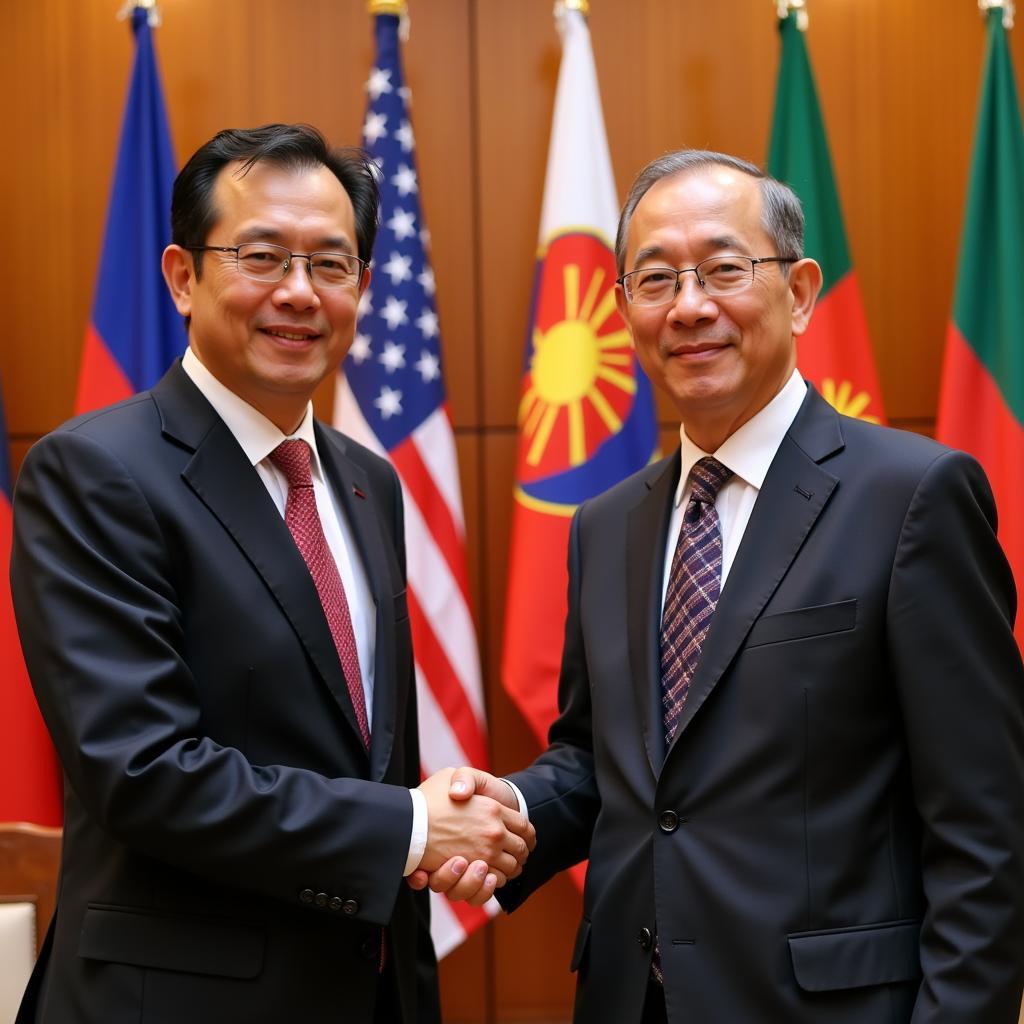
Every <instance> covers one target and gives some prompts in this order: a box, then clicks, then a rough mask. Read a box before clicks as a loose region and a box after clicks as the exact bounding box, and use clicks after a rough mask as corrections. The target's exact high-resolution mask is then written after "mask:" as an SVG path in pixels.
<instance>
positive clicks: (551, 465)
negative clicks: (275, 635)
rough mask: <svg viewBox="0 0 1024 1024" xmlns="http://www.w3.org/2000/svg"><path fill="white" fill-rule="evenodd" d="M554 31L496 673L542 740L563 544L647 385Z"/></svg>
mask: <svg viewBox="0 0 1024 1024" xmlns="http://www.w3.org/2000/svg"><path fill="white" fill-rule="evenodd" d="M564 6H565V7H572V8H574V9H569V10H566V9H562V10H560V11H558V12H557V16H558V18H559V29H560V31H561V33H562V41H563V51H562V65H561V68H560V70H559V77H558V88H557V91H556V96H555V111H554V117H553V120H552V128H551V144H550V148H549V151H548V168H547V177H546V179H545V184H544V205H543V209H542V211H541V226H540V247H539V251H538V257H537V267H536V276H535V279H534V288H533V307H532V309H531V312H530V321H529V322H530V332H529V337H528V339H527V345H526V358H525V362H524V366H523V384H522V390H521V392H520V401H519V453H518V461H517V468H516V487H515V505H514V512H513V521H512V538H511V543H510V548H509V582H508V597H507V602H506V616H505V638H504V652H503V657H502V677H503V681H504V684H505V689H506V690H507V691H508V693H509V695H510V696H511V697H512V699H513V701H514V702H515V703H516V705H517V706H518V707H519V709H520V710H521V711H522V713H523V715H524V717H525V718H526V720H527V722H528V723H529V725H530V727H531V728H532V729H533V731H534V733H535V734H536V736H537V739H538V742H539V743H540V744H541V745H543V744H544V743H545V737H546V735H547V730H548V726H549V725H550V724H551V722H552V721H553V719H554V717H555V713H556V710H557V690H558V669H559V663H560V660H561V654H562V636H563V628H564V623H565V612H566V599H565V594H566V584H567V576H566V552H567V547H568V539H569V524H570V520H571V516H572V514H573V512H574V511H575V510H576V508H577V506H578V505H579V504H580V503H581V502H583V501H586V499H587V498H592V497H594V496H595V495H597V494H600V493H601V492H602V491H604V490H607V489H608V488H609V487H611V486H612V485H613V484H615V483H617V482H618V481H619V480H622V479H623V478H624V477H626V476H628V475H629V474H630V473H632V472H634V471H636V470H638V469H641V468H642V467H643V466H644V465H646V464H647V462H648V461H649V460H650V459H651V457H652V455H653V454H654V453H655V451H656V450H657V443H658V440H657V430H656V425H655V418H654V402H653V398H652V396H651V388H650V384H649V383H648V381H647V378H646V377H644V375H643V372H642V371H641V370H640V367H639V365H638V364H637V362H636V359H635V357H634V355H633V350H632V347H631V345H630V340H629V334H628V333H627V331H626V325H625V323H623V321H622V318H621V317H620V316H619V313H618V311H617V310H616V308H615V258H614V255H613V253H612V245H611V239H612V237H613V235H614V231H615V224H616V221H617V219H618V203H617V201H616V197H615V185H614V181H613V179H612V171H611V160H610V158H609V155H608V142H607V139H606V137H605V131H604V119H603V116H602V113H601V100H600V96H599V94H598V88H597V74H596V71H595V69H594V59H593V54H592V53H591V49H590V35H589V32H588V30H587V23H586V20H585V17H584V12H583V11H581V10H579V9H578V8H579V7H580V6H582V5H581V4H579V3H575V4H571V5H570V4H566V5H564Z"/></svg>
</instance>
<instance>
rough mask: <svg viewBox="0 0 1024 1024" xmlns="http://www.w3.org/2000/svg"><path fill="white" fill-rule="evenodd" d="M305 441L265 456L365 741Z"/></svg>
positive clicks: (351, 651)
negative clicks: (284, 491)
mask: <svg viewBox="0 0 1024 1024" xmlns="http://www.w3.org/2000/svg"><path fill="white" fill-rule="evenodd" d="M310 454H311V453H310V450H309V445H308V444H306V442H305V441H282V442H281V443H280V444H279V445H278V446H277V447H276V448H275V449H274V450H273V451H272V452H271V453H270V461H271V462H273V463H274V465H275V466H277V468H278V469H279V470H281V472H282V473H283V474H284V475H285V479H286V480H287V481H288V501H287V502H286V504H285V509H284V521H285V524H286V525H287V527H288V529H289V530H290V531H291V535H292V537H293V538H294V539H295V546H296V547H297V548H298V549H299V553H300V554H301V555H302V557H303V559H304V560H305V562H306V566H307V568H308V569H309V574H310V576H312V577H313V583H314V584H315V585H316V592H317V594H318V595H319V596H320V604H321V605H323V609H324V615H325V616H326V617H327V625H328V626H329V627H330V630H331V637H332V638H333V639H334V646H335V647H336V648H337V651H338V658H339V660H340V661H341V668H342V671H343V672H344V673H345V681H346V682H347V683H348V693H349V697H351V699H352V707H353V709H354V710H355V713H356V721H357V722H358V723H359V733H360V735H361V736H362V737H363V743H364V744H365V745H366V746H367V747H369V746H370V725H369V721H368V719H367V717H366V697H365V696H364V694H363V676H362V673H361V672H360V671H359V651H358V649H357V647H356V635H355V632H354V631H353V629H352V616H351V614H350V613H349V609H348V600H347V599H346V597H345V587H344V586H343V585H342V582H341V575H340V574H339V573H338V566H337V565H336V564H335V561H334V556H333V555H332V554H331V549H330V548H329V547H328V545H327V538H326V537H325V536H324V528H323V524H322V523H321V522H320V515H319V513H318V512H317V508H316V495H315V494H314V493H313V477H312V474H311V473H310V469H309V461H310Z"/></svg>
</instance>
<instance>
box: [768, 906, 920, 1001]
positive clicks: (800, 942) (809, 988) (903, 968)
mask: <svg viewBox="0 0 1024 1024" xmlns="http://www.w3.org/2000/svg"><path fill="white" fill-rule="evenodd" d="M920 934H921V922H920V921H893V922H888V923H886V924H875V925H867V926H864V927H857V928H839V929H833V930H831V931H822V932H801V933H799V934H795V935H790V936H789V937H788V938H789V952H790V955H791V956H792V958H793V972H794V974H795V975H796V980H797V984H798V985H799V986H800V987H801V988H802V989H803V990H804V991H805V992H829V991H832V990H834V989H844V988H863V987H865V986H867V985H887V984H892V983H893V982H898V981H913V980H915V979H917V978H919V977H920V976H921V954H920Z"/></svg>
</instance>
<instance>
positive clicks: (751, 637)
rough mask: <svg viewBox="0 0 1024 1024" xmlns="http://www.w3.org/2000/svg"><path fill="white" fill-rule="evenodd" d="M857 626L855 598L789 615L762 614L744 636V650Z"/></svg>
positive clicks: (798, 609) (797, 610) (796, 610)
mask: <svg viewBox="0 0 1024 1024" xmlns="http://www.w3.org/2000/svg"><path fill="white" fill-rule="evenodd" d="M856 624H857V599H856V598H851V599H850V600H849V601H837V602H836V603H835V604H820V605H817V606H816V607H814V608H794V609H793V611H791V612H778V613H777V614H775V615H765V616H763V617H762V618H760V619H758V621H757V622H755V623H754V626H753V628H752V629H751V630H750V633H748V634H747V642H746V645H745V646H747V647H758V646H760V645H761V644H777V643H781V642H782V641H783V640H804V639H806V638H808V637H812V636H822V635H823V634H825V633H841V632H843V631H844V630H847V629H853V627H854V626H855V625H856Z"/></svg>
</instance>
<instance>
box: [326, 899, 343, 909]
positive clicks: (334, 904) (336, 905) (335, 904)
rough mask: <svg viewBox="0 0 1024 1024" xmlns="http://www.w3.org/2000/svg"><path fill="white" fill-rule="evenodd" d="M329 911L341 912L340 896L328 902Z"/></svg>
mask: <svg viewBox="0 0 1024 1024" xmlns="http://www.w3.org/2000/svg"><path fill="white" fill-rule="evenodd" d="M327 909H328V910H335V911H337V910H341V897H340V896H332V897H331V898H330V899H329V900H328V901H327Z"/></svg>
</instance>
